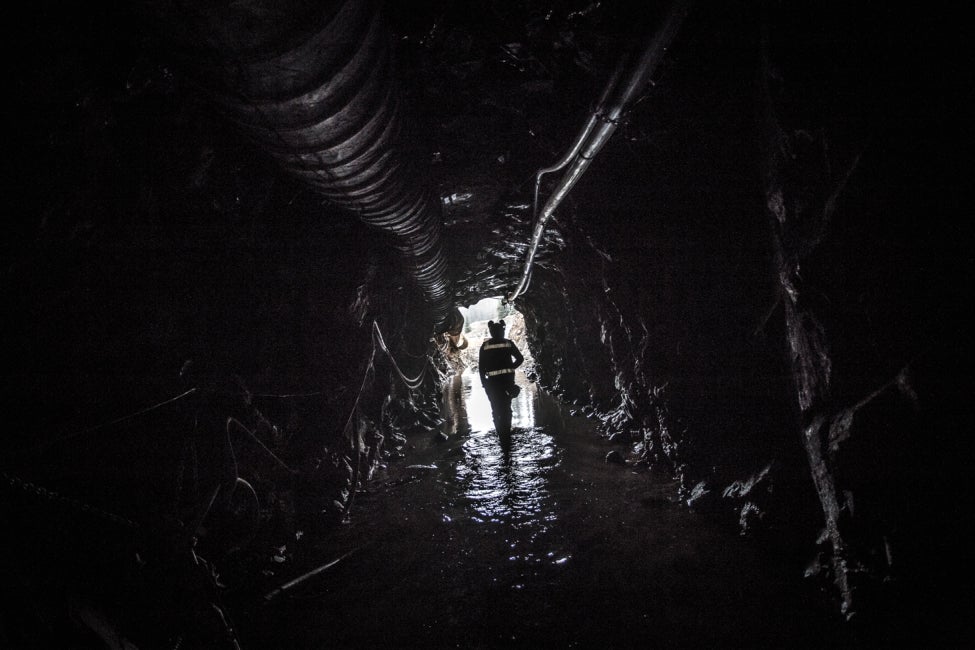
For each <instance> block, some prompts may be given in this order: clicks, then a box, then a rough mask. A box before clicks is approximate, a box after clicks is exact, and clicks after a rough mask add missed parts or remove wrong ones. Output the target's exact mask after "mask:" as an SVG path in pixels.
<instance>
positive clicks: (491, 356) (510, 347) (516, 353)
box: [477, 339, 525, 383]
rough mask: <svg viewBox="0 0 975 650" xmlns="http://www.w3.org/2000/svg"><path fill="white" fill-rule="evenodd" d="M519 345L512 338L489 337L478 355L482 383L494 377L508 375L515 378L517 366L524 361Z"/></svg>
mask: <svg viewBox="0 0 975 650" xmlns="http://www.w3.org/2000/svg"><path fill="white" fill-rule="evenodd" d="M524 360H525V357H523V356H522V354H521V351H520V350H519V349H518V346H516V345H515V344H514V341H512V340H511V339H487V340H486V341H484V344H483V345H482V346H481V352H480V354H479V355H478V357H477V365H478V372H479V373H480V375H481V383H484V381H485V380H487V379H489V378H492V377H499V378H501V377H504V376H505V375H508V376H509V377H511V379H512V380H513V379H514V372H515V368H517V367H518V366H520V365H521V364H522V362H524Z"/></svg>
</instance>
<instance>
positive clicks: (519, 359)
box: [510, 341, 525, 368]
mask: <svg viewBox="0 0 975 650" xmlns="http://www.w3.org/2000/svg"><path fill="white" fill-rule="evenodd" d="M510 343H511V356H512V357H514V359H515V365H513V366H511V367H512V368H517V367H518V366H520V365H521V364H523V363H524V362H525V357H524V356H522V354H521V350H519V349H518V346H517V345H515V342H514V341H510Z"/></svg>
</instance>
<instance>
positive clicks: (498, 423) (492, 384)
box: [484, 377, 511, 437]
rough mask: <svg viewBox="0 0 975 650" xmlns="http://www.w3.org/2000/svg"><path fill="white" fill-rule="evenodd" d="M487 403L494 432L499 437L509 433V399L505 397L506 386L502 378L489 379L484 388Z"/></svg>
mask: <svg viewBox="0 0 975 650" xmlns="http://www.w3.org/2000/svg"><path fill="white" fill-rule="evenodd" d="M484 390H485V392H487V396H488V401H489V402H491V416H492V418H493V419H494V430H495V431H497V432H498V435H500V436H502V437H503V436H506V435H509V434H510V433H511V399H510V398H509V397H508V395H507V392H506V391H507V386H506V384H505V382H504V381H503V378H494V377H492V378H490V379H488V381H487V384H486V385H485V386H484Z"/></svg>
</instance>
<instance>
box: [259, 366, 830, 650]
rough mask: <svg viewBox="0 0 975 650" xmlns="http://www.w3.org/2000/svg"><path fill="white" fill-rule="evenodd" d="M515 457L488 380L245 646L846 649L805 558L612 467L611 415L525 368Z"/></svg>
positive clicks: (388, 480) (365, 506)
mask: <svg viewBox="0 0 975 650" xmlns="http://www.w3.org/2000/svg"><path fill="white" fill-rule="evenodd" d="M519 384H520V385H521V386H523V387H524V389H523V390H522V392H521V395H519V397H518V398H517V399H516V400H515V404H514V426H515V430H514V433H513V439H512V446H511V451H510V454H504V453H503V452H502V450H501V447H500V444H499V441H498V438H497V435H496V434H495V432H494V431H493V424H492V422H491V415H490V407H489V406H488V404H487V400H486V398H485V397H484V394H483V391H482V390H481V389H480V385H479V383H478V382H477V380H476V379H475V380H474V385H473V387H472V385H471V379H470V377H469V376H467V375H465V376H464V377H456V378H454V382H453V384H452V385H451V386H450V387H449V388H450V390H448V391H446V394H445V416H449V417H448V423H447V424H446V425H445V427H444V432H445V433H447V434H448V437H447V439H446V440H445V441H444V440H440V441H437V440H435V439H433V437H432V436H429V435H427V436H424V437H423V438H422V439H420V440H417V439H414V440H412V441H411V444H412V445H413V447H414V448H413V449H410V450H408V453H407V455H406V458H404V459H402V460H398V461H394V462H391V463H390V464H389V467H388V468H386V469H385V470H383V471H382V472H381V473H379V474H378V475H376V476H374V478H373V480H372V481H371V482H370V484H369V486H368V488H367V489H366V490H365V491H364V492H362V493H360V494H359V495H358V497H357V501H356V508H355V514H354V516H353V517H352V521H351V522H350V523H348V524H346V525H344V526H343V527H341V528H340V529H339V530H338V531H337V532H336V533H335V534H334V535H330V536H329V538H328V540H327V541H326V542H325V543H323V544H322V545H320V546H318V547H317V551H316V553H317V557H314V558H307V564H308V566H309V567H313V566H317V565H318V564H321V563H323V562H325V561H328V560H330V559H333V558H336V557H339V556H341V555H343V554H345V553H348V552H349V551H353V553H352V554H351V555H349V556H348V557H347V558H345V559H344V560H343V561H341V562H340V563H338V564H337V565H336V566H335V567H333V568H331V569H329V570H328V571H327V572H326V573H324V574H322V575H320V576H318V577H316V578H315V579H313V580H310V581H308V582H307V583H306V584H303V585H302V586H301V587H300V588H298V589H295V590H294V592H293V593H291V594H289V595H288V596H287V597H283V598H282V599H280V600H277V601H275V602H273V603H272V604H269V605H268V606H267V607H265V608H264V609H263V610H261V612H260V615H259V616H258V617H257V618H254V619H252V620H248V621H247V622H245V623H243V624H242V625H241V626H240V627H241V629H242V632H243V640H244V642H245V643H244V647H245V648H246V647H260V648H336V647H338V648H366V647H381V648H390V647H461V648H494V647H561V648H569V647H648V648H666V647H695V648H696V647H749V648H758V647H775V648H785V647H821V648H824V647H841V646H845V645H849V644H848V643H847V640H846V639H845V636H844V634H843V630H842V626H840V624H839V622H838V621H837V620H836V618H834V617H833V615H832V613H831V612H828V611H825V610H824V609H823V608H822V606H821V604H819V603H818V602H817V599H815V598H813V597H811V595H810V594H808V593H806V592H804V591H803V589H805V588H806V587H805V585H803V584H802V582H801V576H799V575H796V573H795V569H794V568H792V569H789V568H787V567H786V566H785V564H784V562H782V561H781V560H777V559H776V558H775V557H772V556H769V555H768V554H767V553H763V550H762V549H761V548H759V547H757V546H756V545H754V544H752V543H750V542H749V540H746V539H742V538H740V537H738V536H737V535H736V534H735V531H734V530H729V529H728V528H727V527H726V526H723V525H718V524H717V523H715V522H711V521H709V520H707V519H706V518H703V517H700V516H697V515H695V514H693V513H689V512H687V511H686V510H681V509H680V508H679V507H678V506H677V505H676V504H674V503H672V502H671V500H670V499H671V498H672V496H673V494H674V492H675V486H674V485H673V484H671V483H668V482H660V481H655V480H653V479H651V477H650V476H648V475H647V474H646V473H639V472H637V471H634V468H631V467H629V466H620V465H609V464H607V463H606V462H605V461H604V456H605V454H606V452H607V451H608V448H607V447H606V445H605V444H600V442H599V440H598V439H597V438H596V437H595V436H594V435H593V423H592V422H591V421H588V420H586V419H584V418H579V417H571V416H569V415H568V413H567V410H566V409H565V407H563V406H562V405H561V404H560V403H559V402H558V401H557V400H555V399H554V398H552V397H551V396H549V395H547V394H546V393H544V391H542V390H540V389H538V388H536V387H535V386H534V385H532V384H528V383H526V382H525V381H524V378H520V379H519Z"/></svg>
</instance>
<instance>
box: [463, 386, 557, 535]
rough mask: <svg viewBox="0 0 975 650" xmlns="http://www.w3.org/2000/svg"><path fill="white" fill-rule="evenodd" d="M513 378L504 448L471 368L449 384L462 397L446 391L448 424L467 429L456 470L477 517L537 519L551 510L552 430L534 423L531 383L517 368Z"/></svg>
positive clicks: (541, 519) (554, 450) (534, 393)
mask: <svg viewBox="0 0 975 650" xmlns="http://www.w3.org/2000/svg"><path fill="white" fill-rule="evenodd" d="M516 381H517V383H518V385H519V386H521V387H522V390H521V393H520V394H519V395H518V397H516V398H515V399H514V400H513V401H512V434H511V446H510V450H508V451H505V450H504V449H503V448H502V446H501V440H500V438H499V437H498V434H497V432H496V431H495V430H494V422H493V420H492V417H491V404H490V402H488V399H487V395H486V394H485V393H484V389H483V388H482V387H481V382H480V380H479V379H478V378H477V377H475V375H474V373H472V372H470V371H468V372H465V373H464V374H463V376H462V377H461V378H460V381H455V382H454V383H453V384H452V385H451V389H452V390H457V389H460V390H461V391H462V399H456V396H455V395H452V396H451V397H452V398H455V399H452V400H451V402H452V403H453V404H454V406H455V409H454V412H453V413H452V414H451V415H452V416H453V419H454V422H453V425H452V426H451V429H452V430H455V431H457V432H458V433H466V434H467V439H466V441H465V442H464V444H463V447H462V449H463V457H462V458H461V459H460V460H459V461H458V463H457V465H456V476H457V481H458V485H459V487H460V488H461V492H462V495H463V497H464V499H465V500H466V501H467V502H468V503H469V504H470V505H471V507H472V508H473V509H474V510H475V511H476V512H477V514H478V515H480V517H483V518H485V519H486V520H488V521H492V522H501V521H505V522H508V523H518V522H524V521H534V522H536V523H537V524H542V523H543V522H544V521H547V520H549V519H550V518H551V517H552V515H551V514H550V513H553V512H555V509H554V508H552V507H551V504H550V503H549V501H550V500H551V493H550V491H549V486H548V475H549V474H550V472H551V471H552V469H553V468H554V467H556V466H557V465H558V463H559V450H558V449H557V447H556V445H555V441H554V439H553V438H552V436H550V435H548V433H546V432H545V431H544V429H543V428H541V427H537V426H535V403H536V399H537V391H536V388H535V385H534V384H530V383H528V382H527V381H525V378H524V376H523V375H521V374H520V373H519V374H518V375H517V376H516ZM543 513H544V514H543ZM539 515H542V516H541V517H540V516H539ZM540 527H541V528H544V525H542V526H540Z"/></svg>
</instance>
